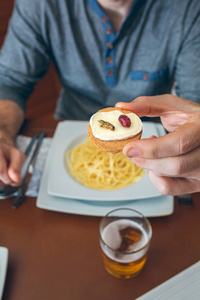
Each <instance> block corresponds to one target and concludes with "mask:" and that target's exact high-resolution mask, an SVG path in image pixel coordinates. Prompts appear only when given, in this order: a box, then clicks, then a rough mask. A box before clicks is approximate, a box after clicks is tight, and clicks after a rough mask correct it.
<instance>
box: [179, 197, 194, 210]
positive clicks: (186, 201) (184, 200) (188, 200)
mask: <svg viewBox="0 0 200 300" xmlns="http://www.w3.org/2000/svg"><path fill="white" fill-rule="evenodd" d="M177 198H178V202H179V204H180V205H181V206H187V207H192V206H193V200H192V194H183V195H178V196H177Z"/></svg>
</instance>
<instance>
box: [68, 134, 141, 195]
mask: <svg viewBox="0 0 200 300" xmlns="http://www.w3.org/2000/svg"><path fill="white" fill-rule="evenodd" d="M66 163H67V164H68V166H69V168H70V172H71V175H72V176H73V177H74V178H75V179H76V180H77V181H78V182H79V183H81V184H83V185H84V186H87V187H89V188H93V189H98V190H115V189H121V188H124V187H126V186H128V185H130V184H132V183H134V182H136V181H138V180H140V179H141V178H142V177H143V175H144V170H143V169H141V168H139V167H137V166H136V165H135V164H134V163H133V162H132V161H130V160H129V159H127V158H125V157H124V156H123V155H122V154H121V153H109V152H104V151H102V150H99V149H98V148H96V147H95V146H94V145H93V143H92V142H91V141H90V140H89V139H88V140H86V141H85V142H84V143H83V144H81V145H78V146H77V147H75V148H74V149H72V150H69V151H67V153H66Z"/></svg>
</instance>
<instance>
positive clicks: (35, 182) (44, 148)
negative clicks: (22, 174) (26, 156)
mask: <svg viewBox="0 0 200 300" xmlns="http://www.w3.org/2000/svg"><path fill="white" fill-rule="evenodd" d="M30 140H31V138H30V137H26V136H23V135H18V136H17V139H16V146H17V148H18V149H20V150H21V151H22V152H24V151H25V149H26V147H27V145H28V144H29V142H30ZM51 140H52V139H51V138H44V139H43V141H42V145H41V147H40V150H39V153H38V155H37V159H36V163H35V168H34V172H33V175H32V178H31V181H30V183H29V186H28V190H27V191H26V195H27V196H32V197H37V195H38V191H39V186H40V180H41V176H42V171H43V169H44V163H45V160H46V158H47V154H48V151H49V148H50V146H51Z"/></svg>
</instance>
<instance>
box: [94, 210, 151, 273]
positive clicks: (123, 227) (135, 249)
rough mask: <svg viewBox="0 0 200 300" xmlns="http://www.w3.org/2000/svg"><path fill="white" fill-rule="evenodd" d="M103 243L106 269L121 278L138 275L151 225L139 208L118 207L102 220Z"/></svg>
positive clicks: (101, 240)
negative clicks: (137, 209)
mask: <svg viewBox="0 0 200 300" xmlns="http://www.w3.org/2000/svg"><path fill="white" fill-rule="evenodd" d="M99 234H100V246H101V252H102V256H103V261H104V266H105V269H106V270H107V271H108V272H109V273H110V274H111V275H113V276H115V277H118V278H131V277H134V276H136V275H138V274H139V273H140V272H141V270H142V268H143V266H144V264H145V262H146V259H147V252H148V249H149V244H150V240H151V237H152V228H151V224H150V222H149V221H148V219H147V218H146V217H145V216H143V215H142V214H141V213H140V212H138V211H136V210H133V209H129V208H119V209H115V210H112V211H111V212H109V213H108V214H107V215H106V216H105V217H103V218H102V219H101V221H100V225H99Z"/></svg>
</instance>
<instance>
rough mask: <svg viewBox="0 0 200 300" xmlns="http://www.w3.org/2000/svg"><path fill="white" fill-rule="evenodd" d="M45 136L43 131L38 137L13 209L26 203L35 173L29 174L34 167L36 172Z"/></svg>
mask: <svg viewBox="0 0 200 300" xmlns="http://www.w3.org/2000/svg"><path fill="white" fill-rule="evenodd" d="M44 136H45V132H44V131H42V132H41V133H40V135H39V137H38V140H37V144H36V146H35V148H34V150H33V152H32V154H31V155H30V157H29V160H28V161H27V164H26V168H25V170H24V174H22V180H21V183H20V185H19V188H18V191H17V195H16V198H15V200H14V202H13V208H17V207H19V206H20V205H21V204H22V202H23V201H24V198H25V196H26V195H25V194H26V191H27V189H28V184H29V182H30V180H31V177H32V175H33V172H32V174H30V173H29V168H30V167H32V169H33V170H34V166H35V162H36V158H37V155H38V152H39V149H40V147H41V144H42V141H43V138H44Z"/></svg>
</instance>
